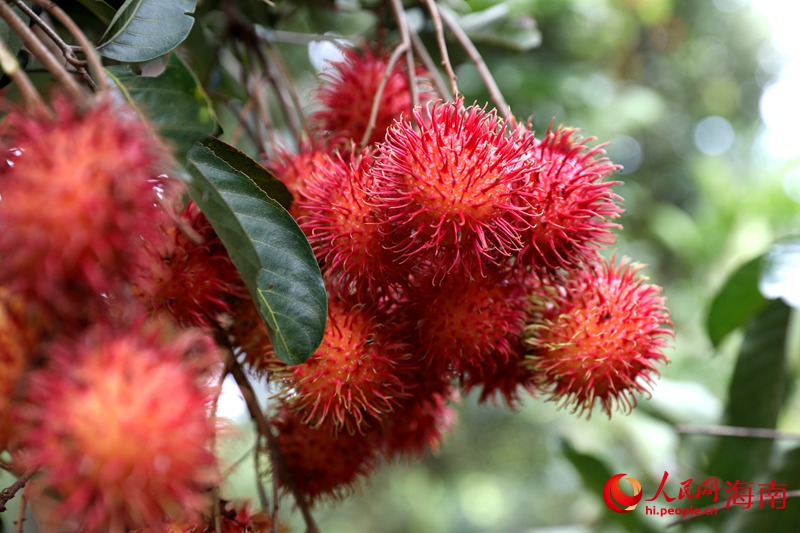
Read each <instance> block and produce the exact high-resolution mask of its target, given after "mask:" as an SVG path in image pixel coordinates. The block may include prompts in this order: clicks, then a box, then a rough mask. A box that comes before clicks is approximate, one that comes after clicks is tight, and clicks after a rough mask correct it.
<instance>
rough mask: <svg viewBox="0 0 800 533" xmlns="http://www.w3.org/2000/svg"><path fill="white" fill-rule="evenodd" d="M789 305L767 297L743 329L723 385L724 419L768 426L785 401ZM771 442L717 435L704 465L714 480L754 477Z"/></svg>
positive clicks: (734, 423) (743, 424)
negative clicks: (726, 383) (726, 386)
mask: <svg viewBox="0 0 800 533" xmlns="http://www.w3.org/2000/svg"><path fill="white" fill-rule="evenodd" d="M790 315H791V308H789V307H788V306H787V305H786V304H784V303H783V302H782V301H780V300H773V301H770V302H769V303H768V304H767V306H766V307H765V308H764V309H763V310H762V311H761V312H760V313H758V315H756V316H755V317H754V318H753V319H752V320H751V321H750V322H749V323H748V325H747V328H746V329H745V337H744V341H743V342H742V347H741V350H740V351H739V355H738V358H737V361H736V367H735V369H734V372H733V377H732V378H731V382H730V385H729V390H728V404H727V406H726V408H725V423H726V424H728V425H731V426H739V427H749V428H774V427H775V424H776V423H777V421H778V414H779V413H780V410H781V408H782V407H783V405H784V403H785V401H786V385H787V357H786V353H787V350H786V339H787V330H788V327H789V317H790ZM771 452H772V441H771V440H768V439H751V438H734V437H720V438H719V441H718V444H717V447H716V451H715V453H713V454H712V455H711V464H710V465H709V466H708V467H707V468H706V469H705V470H706V471H708V472H709V473H710V474H712V475H714V476H717V477H718V478H720V479H723V480H725V479H728V480H735V479H744V480H748V479H749V478H752V477H756V476H758V475H759V474H760V473H762V472H763V470H764V465H766V464H768V462H769V457H770V454H771Z"/></svg>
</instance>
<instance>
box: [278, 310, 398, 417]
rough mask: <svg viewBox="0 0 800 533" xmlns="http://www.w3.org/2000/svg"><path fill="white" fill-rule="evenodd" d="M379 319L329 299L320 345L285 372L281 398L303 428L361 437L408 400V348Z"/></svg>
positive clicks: (373, 314) (366, 311)
mask: <svg viewBox="0 0 800 533" xmlns="http://www.w3.org/2000/svg"><path fill="white" fill-rule="evenodd" d="M376 318H377V317H376V316H375V313H374V310H373V309H372V308H370V307H365V306H360V305H356V306H351V305H349V304H347V303H345V302H344V301H342V300H341V299H338V298H331V299H330V300H329V302H328V322H327V324H326V326H325V334H324V336H323V339H322V344H320V346H319V348H317V351H316V352H314V354H313V355H312V356H311V357H310V358H309V359H308V360H307V361H306V362H305V363H303V364H300V365H294V366H285V367H284V369H283V370H282V371H281V373H282V374H283V375H284V376H285V381H286V385H287V389H286V390H285V391H284V393H283V396H284V398H286V399H287V403H288V405H289V406H290V407H291V408H292V409H293V410H294V411H295V412H296V413H297V414H298V416H300V417H301V419H302V421H303V423H304V424H308V425H309V426H311V427H314V428H319V427H324V428H326V429H327V430H329V431H332V432H337V431H339V430H341V429H344V430H345V432H347V433H354V432H361V431H364V430H365V429H366V428H368V427H370V426H371V425H372V424H373V423H374V422H376V421H380V419H382V418H383V417H384V416H385V415H386V414H387V413H389V412H391V411H392V410H393V409H394V408H395V406H396V405H397V402H398V400H399V399H400V398H403V397H405V396H407V395H408V392H407V386H406V385H405V384H404V382H403V375H404V372H406V371H407V368H406V367H407V364H408V363H407V355H406V352H405V346H404V344H403V343H401V342H398V341H397V340H396V339H395V338H394V336H393V335H392V334H391V331H392V329H391V328H388V327H381V325H380V324H379V322H378V320H377V319H376Z"/></svg>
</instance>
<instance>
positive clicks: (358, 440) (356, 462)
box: [272, 406, 378, 504]
mask: <svg viewBox="0 0 800 533" xmlns="http://www.w3.org/2000/svg"><path fill="white" fill-rule="evenodd" d="M272 425H273V427H274V428H275V429H276V430H277V433H278V436H277V441H278V447H279V448H280V451H281V455H282V457H283V463H284V465H285V467H286V468H285V470H284V469H282V468H281V466H279V465H274V464H273V468H278V472H277V473H278V482H279V484H280V485H281V487H283V489H284V490H286V489H287V488H289V487H290V485H291V483H292V481H293V483H294V485H295V486H296V488H297V489H298V490H299V491H300V492H301V493H302V494H303V495H304V496H305V497H306V499H307V501H308V503H309V504H314V503H316V502H318V501H319V500H321V499H325V498H334V499H336V498H340V497H343V496H345V495H347V494H349V493H351V492H352V491H353V490H354V488H355V487H356V485H357V484H358V482H359V481H360V480H361V479H362V478H366V477H367V476H369V474H370V473H372V471H373V470H374V469H375V466H376V464H377V459H378V456H377V448H376V446H375V444H374V440H373V438H372V436H371V435H366V434H361V433H352V434H351V433H347V432H341V431H340V432H338V433H335V432H332V431H330V430H329V429H328V428H326V427H320V428H313V427H310V426H308V425H306V424H304V423H303V421H302V420H301V419H300V417H299V416H298V415H297V414H296V413H295V412H294V411H293V409H290V408H287V407H285V406H284V407H282V408H281V409H280V411H279V412H278V414H277V415H276V416H275V417H274V418H273V419H272ZM289 476H291V480H292V481H290V477H289Z"/></svg>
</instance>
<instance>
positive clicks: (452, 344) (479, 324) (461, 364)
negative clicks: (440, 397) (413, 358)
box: [409, 268, 528, 374]
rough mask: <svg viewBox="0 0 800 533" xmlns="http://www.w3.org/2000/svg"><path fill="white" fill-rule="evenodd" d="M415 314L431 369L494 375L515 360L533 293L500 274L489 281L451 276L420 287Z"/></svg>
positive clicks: (488, 273) (491, 272) (490, 271)
mask: <svg viewBox="0 0 800 533" xmlns="http://www.w3.org/2000/svg"><path fill="white" fill-rule="evenodd" d="M413 294H414V297H413V298H412V299H411V301H410V302H409V306H410V310H409V314H410V315H411V316H412V317H413V318H412V320H413V321H414V322H415V326H416V332H417V334H418V340H417V343H418V345H419V346H420V347H421V348H422V350H423V352H422V356H423V358H424V360H425V361H426V362H427V364H428V366H429V367H430V368H434V369H437V370H439V371H449V372H453V373H455V374H460V373H463V372H464V371H465V370H466V369H467V368H485V369H486V371H487V372H490V373H491V372H494V370H495V369H496V368H498V367H502V366H504V365H505V363H506V362H508V361H509V359H510V358H511V357H512V355H513V354H514V350H515V348H516V345H517V343H518V342H519V339H520V337H521V336H522V330H523V328H524V326H525V319H526V317H527V314H526V310H527V307H528V293H527V291H526V287H525V284H524V283H523V281H522V280H521V279H519V278H518V277H516V276H513V275H511V274H507V273H506V274H504V273H503V272H501V271H499V270H498V269H496V268H487V269H485V272H484V276H483V277H476V278H472V279H470V278H468V277H467V276H466V275H463V274H461V275H456V274H452V275H450V276H445V277H444V279H443V280H442V281H441V284H440V285H432V284H431V283H430V282H428V283H423V284H422V285H421V286H420V287H415V291H414V293H413Z"/></svg>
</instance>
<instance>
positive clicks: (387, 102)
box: [311, 49, 434, 148]
mask: <svg viewBox="0 0 800 533" xmlns="http://www.w3.org/2000/svg"><path fill="white" fill-rule="evenodd" d="M388 62H389V56H388V55H387V54H384V53H381V52H373V51H372V50H364V51H363V52H361V53H360V52H358V51H357V50H354V49H347V50H344V58H343V59H342V60H341V61H337V62H335V63H333V64H332V65H331V68H330V69H329V70H327V71H326V72H325V73H323V75H322V84H321V88H320V89H319V91H318V92H317V98H318V99H319V101H320V102H321V103H322V109H320V110H319V111H317V112H316V113H314V114H313V115H312V117H311V120H312V123H313V124H314V126H315V127H316V129H317V130H319V131H320V132H321V133H322V135H324V136H326V137H328V138H329V144H330V145H331V147H336V146H339V147H345V148H347V146H348V145H349V144H350V143H351V142H354V143H356V144H360V143H361V142H362V140H363V138H364V135H365V134H366V132H367V127H368V125H369V118H370V113H371V112H372V105H373V101H374V100H375V95H376V94H377V92H378V86H379V85H380V83H381V79H382V78H383V77H384V76H385V74H386V67H387V66H388ZM427 75H428V73H427V71H426V70H425V69H424V68H422V67H420V66H417V67H416V72H415V73H414V78H415V79H416V80H418V81H417V92H418V96H419V102H420V103H425V102H427V101H429V100H431V99H433V97H434V95H433V92H432V90H431V89H430V86H429V85H430V84H428V83H419V80H423V79H424V78H425V76H427ZM411 107H412V103H411V92H410V90H409V85H408V74H407V73H406V70H405V64H404V63H402V62H397V63H395V64H394V66H393V67H392V70H391V72H390V73H389V76H388V78H387V80H386V85H385V86H384V89H383V92H382V93H381V96H380V103H379V104H378V114H377V115H376V117H375V127H374V128H373V129H372V132H371V133H370V135H369V137H368V138H367V144H372V143H375V142H379V141H382V140H383V138H384V137H385V135H386V130H387V129H389V127H390V126H391V125H392V123H393V122H394V121H395V120H397V119H399V118H400V117H401V116H403V115H404V114H405V115H406V116H408V115H410V113H411Z"/></svg>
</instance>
